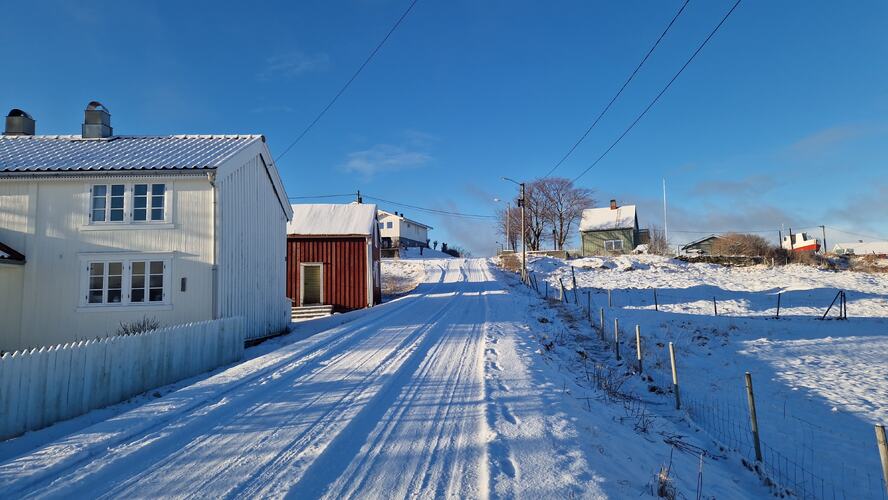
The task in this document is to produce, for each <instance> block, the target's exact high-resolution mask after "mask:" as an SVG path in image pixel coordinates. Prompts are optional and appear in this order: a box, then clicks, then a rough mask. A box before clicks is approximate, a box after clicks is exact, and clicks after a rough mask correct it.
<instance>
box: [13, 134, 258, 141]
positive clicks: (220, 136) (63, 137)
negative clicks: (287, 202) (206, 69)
mask: <svg viewBox="0 0 888 500" xmlns="http://www.w3.org/2000/svg"><path fill="white" fill-rule="evenodd" d="M0 138H2V139H14V140H36V139H51V140H75V139H76V140H102V139H104V140H106V141H107V140H110V139H262V140H264V139H265V136H264V135H262V134H171V135H113V136H111V137H102V138H96V139H90V138H84V137H83V136H80V135H76V134H46V135H2V136H0Z"/></svg>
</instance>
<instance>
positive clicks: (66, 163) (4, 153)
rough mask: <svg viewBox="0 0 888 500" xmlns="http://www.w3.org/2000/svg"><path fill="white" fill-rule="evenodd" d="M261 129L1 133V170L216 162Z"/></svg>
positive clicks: (190, 165)
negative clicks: (101, 135) (99, 135)
mask: <svg viewBox="0 0 888 500" xmlns="http://www.w3.org/2000/svg"><path fill="white" fill-rule="evenodd" d="M256 141H264V138H263V137H262V136H261V135H169V136H141V137H139V136H114V137H109V138H107V139H84V138H82V137H81V136H79V135H33V136H27V135H25V136H2V137H0V173H11V172H58V171H84V170H87V171H94V170H164V169H201V168H212V167H218V166H219V165H220V164H221V163H223V162H224V161H225V160H227V159H228V158H230V157H231V156H233V155H234V154H236V153H238V152H239V151H241V150H243V149H244V148H245V147H247V146H248V145H250V144H252V143H254V142H256Z"/></svg>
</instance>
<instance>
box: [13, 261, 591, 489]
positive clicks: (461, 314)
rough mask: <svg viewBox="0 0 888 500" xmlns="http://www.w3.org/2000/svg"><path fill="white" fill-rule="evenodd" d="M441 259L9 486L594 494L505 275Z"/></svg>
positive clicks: (20, 471)
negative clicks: (540, 384) (525, 344)
mask: <svg viewBox="0 0 888 500" xmlns="http://www.w3.org/2000/svg"><path fill="white" fill-rule="evenodd" d="M435 262H436V263H437V264H436V265H429V266H426V267H427V269H428V276H426V279H425V283H424V284H422V285H420V287H419V288H418V289H417V290H416V291H414V293H412V294H410V295H409V296H407V297H405V298H403V299H401V300H398V301H395V302H392V303H389V304H386V305H384V306H382V307H378V308H375V309H373V310H371V311H368V312H367V313H366V314H365V315H363V316H361V317H360V318H358V319H356V320H354V321H352V322H350V323H348V324H346V325H343V326H341V327H338V328H334V329H332V330H329V331H326V332H322V333H321V334H318V335H316V336H313V337H311V338H309V339H306V340H303V341H298V342H294V343H292V344H289V345H286V346H284V347H283V348H281V349H279V350H276V351H274V352H271V353H269V354H267V355H264V356H261V357H258V358H256V359H252V360H250V361H248V362H245V363H243V364H241V365H237V366H235V367H232V368H231V369H229V370H226V371H224V372H222V373H220V374H218V375H216V376H213V377H210V378H208V379H206V380H203V381H201V382H199V383H197V384H195V385H192V386H189V387H186V388H184V389H182V390H179V391H176V392H174V393H171V394H169V395H168V396H165V397H163V398H160V399H157V400H155V401H153V402H151V403H148V404H146V405H144V406H141V407H139V408H136V409H134V410H132V411H129V412H127V413H124V414H122V415H119V416H117V417H115V418H112V419H109V420H107V421H105V422H101V423H99V424H97V425H94V426H92V427H88V428H86V429H84V430H82V431H79V432H76V433H74V434H72V435H69V436H66V437H64V438H62V439H60V440H58V441H56V442H53V443H51V444H49V445H46V446H44V447H42V448H39V449H37V450H33V451H32V452H30V453H28V454H26V455H24V456H20V457H16V458H14V459H12V460H8V461H6V462H4V463H2V464H0V491H4V492H6V493H5V496H6V495H8V496H7V497H20V496H31V495H33V496H40V497H43V496H46V497H68V498H81V497H158V496H175V497H202V498H221V497H285V496H292V497H299V498H314V497H359V496H360V497H364V498H383V497H385V498H406V497H461V498H466V497H471V498H477V497H489V496H497V495H506V496H512V495H515V494H521V493H524V494H525V495H526V496H529V497H538V496H550V497H567V496H571V495H573V496H576V495H577V494H580V496H583V495H586V496H596V495H597V494H598V490H597V487H596V485H595V484H594V483H593V482H592V479H591V476H590V475H589V474H586V473H584V471H586V470H587V468H588V467H587V464H586V463H585V458H584V456H583V452H582V451H580V449H579V447H578V446H574V447H573V448H572V449H571V448H570V447H569V441H568V440H566V439H565V438H566V437H570V436H575V435H576V430H573V429H571V425H572V424H571V423H570V421H568V420H567V419H565V418H564V417H563V416H559V415H557V414H554V413H553V412H551V411H540V409H541V408H545V406H546V405H547V403H546V402H545V401H544V400H543V397H542V396H541V395H540V394H539V390H538V389H535V384H534V383H533V382H532V380H531V370H530V369H529V368H528V367H527V366H526V365H525V362H524V361H522V359H523V358H522V356H520V355H519V353H518V352H517V351H516V349H518V348H519V346H518V342H517V340H516V339H515V338H509V337H508V336H504V330H503V328H501V327H498V326H496V325H497V324H498V323H497V320H502V319H503V317H502V315H504V314H515V313H516V311H515V310H514V308H515V307H516V304H513V303H511V301H508V300H507V299H506V295H507V292H506V290H505V289H504V287H503V285H502V284H501V283H499V282H497V281H495V280H494V278H493V277H492V275H491V271H490V269H488V267H487V266H488V264H487V262H485V261H483V260H456V259H454V260H449V261H448V260H440V261H435ZM494 315H498V316H499V317H498V318H494V317H492V316H494ZM506 333H507V332H506ZM503 359H506V360H507V362H506V363H504V362H503ZM513 391H521V397H520V406H517V407H511V406H512V405H511V404H510V403H509V401H510V400H513V399H515V398H514V395H515V393H514V392H513ZM510 393H512V394H511V397H510ZM522 409H525V410H527V412H528V415H526V416H525V415H522V411H523V410H522ZM522 419H524V420H522ZM519 422H520V423H521V424H519Z"/></svg>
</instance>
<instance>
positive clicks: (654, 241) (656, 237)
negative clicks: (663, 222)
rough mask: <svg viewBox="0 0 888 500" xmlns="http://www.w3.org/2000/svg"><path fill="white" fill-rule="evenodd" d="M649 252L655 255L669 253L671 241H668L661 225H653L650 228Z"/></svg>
mask: <svg viewBox="0 0 888 500" xmlns="http://www.w3.org/2000/svg"><path fill="white" fill-rule="evenodd" d="M648 236H649V241H648V252H649V253H652V254H654V255H667V254H668V253H669V242H668V241H666V233H665V232H664V231H663V228H661V227H659V226H651V227H649V228H648Z"/></svg>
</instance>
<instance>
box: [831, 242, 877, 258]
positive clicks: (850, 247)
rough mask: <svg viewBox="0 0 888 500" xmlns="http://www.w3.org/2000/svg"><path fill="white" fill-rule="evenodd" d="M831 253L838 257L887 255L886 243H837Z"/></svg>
mask: <svg viewBox="0 0 888 500" xmlns="http://www.w3.org/2000/svg"><path fill="white" fill-rule="evenodd" d="M833 253H836V254H839V255H888V241H867V242H864V241H857V242H854V243H839V244H837V245H836V246H835V247H833Z"/></svg>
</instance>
